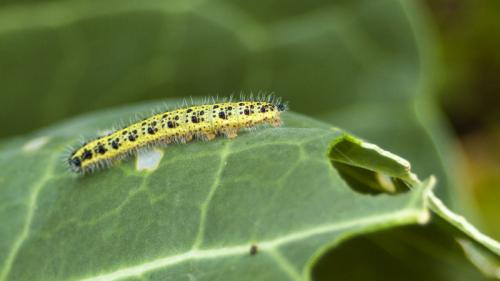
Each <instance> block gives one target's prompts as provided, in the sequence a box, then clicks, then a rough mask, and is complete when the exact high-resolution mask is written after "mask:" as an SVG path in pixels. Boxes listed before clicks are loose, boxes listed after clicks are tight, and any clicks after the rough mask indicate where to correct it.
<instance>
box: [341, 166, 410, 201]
mask: <svg viewBox="0 0 500 281" xmlns="http://www.w3.org/2000/svg"><path fill="white" fill-rule="evenodd" d="M332 165H333V167H335V169H337V171H338V172H339V174H340V176H341V177H342V178H343V179H344V180H345V181H346V182H347V184H349V186H350V187H351V188H352V189H353V190H355V191H357V192H360V193H363V194H372V195H376V194H380V193H389V194H397V193H401V192H406V191H408V190H409V188H408V186H407V185H406V184H405V183H404V182H403V181H402V180H400V179H397V178H394V177H390V176H388V175H385V174H382V173H377V172H374V171H371V170H368V169H363V168H360V167H356V166H352V165H347V164H344V163H340V162H336V161H332Z"/></svg>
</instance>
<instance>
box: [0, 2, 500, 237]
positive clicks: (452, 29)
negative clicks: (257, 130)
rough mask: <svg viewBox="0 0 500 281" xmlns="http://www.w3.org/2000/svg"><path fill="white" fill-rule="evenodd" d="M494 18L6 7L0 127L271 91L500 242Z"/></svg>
mask: <svg viewBox="0 0 500 281" xmlns="http://www.w3.org/2000/svg"><path fill="white" fill-rule="evenodd" d="M499 12H500V4H499V2H498V1H493V0H492V1H486V0H481V1H465V0H436V1H431V0H429V1H426V2H425V1H403V0H401V1H396V0H337V1H322V0H314V1H301V2H293V3H291V2H289V1H244V0H236V1H222V0H217V1H202V0H191V1H184V0H182V1H181V0H179V1H168V2H167V1H132V0H120V1H118V0H107V1H78V0H74V1H58V0H52V1H48V0H40V1H3V2H2V3H1V4H0V104H1V105H2V106H1V110H0V122H1V126H2V130H0V137H1V138H9V137H13V136H15V135H19V134H26V133H30V132H32V131H34V130H36V129H37V128H41V127H44V126H47V125H49V124H52V123H54V122H57V121H60V120H63V119H66V118H70V117H73V116H76V115H79V114H82V113H86V112H92V111H96V110H104V109H106V108H109V107H111V106H119V105H124V104H129V103H133V102H138V101H144V100H155V99H165V98H178V97H191V96H192V97H198V96H200V97H202V96H214V95H219V96H226V95H230V94H236V95H238V94H239V93H240V92H245V93H250V92H259V91H265V92H274V93H276V94H277V95H278V96H281V97H283V98H284V99H285V100H287V101H289V102H290V107H291V109H292V110H294V111H297V112H301V113H304V114H307V115H311V116H314V117H317V118H320V119H322V120H325V121H327V122H330V123H331V124H332V125H334V126H339V127H342V128H344V129H346V130H348V131H351V132H353V133H355V134H357V135H359V136H361V137H363V138H365V139H367V140H369V141H372V142H374V143H377V144H379V145H381V146H382V147H384V148H386V149H388V150H391V151H393V152H395V153H396V154H399V155H401V156H403V157H405V158H407V159H408V160H410V161H411V162H412V164H413V167H414V170H415V171H416V172H417V174H419V175H421V176H422V177H427V176H428V175H430V174H435V175H437V177H438V180H439V184H438V188H437V194H438V195H439V196H440V197H441V198H443V200H444V201H446V202H447V204H449V205H450V206H451V207H452V208H453V209H454V210H457V211H459V212H461V213H465V214H466V216H467V217H468V218H469V219H471V220H472V221H474V222H475V223H476V224H479V225H480V228H481V230H483V231H485V232H486V233H488V234H490V235H492V236H493V237H495V238H497V239H499V238H500V224H498V223H496V220H497V218H496V216H498V213H499V211H500V204H498V202H500V189H499V188H498V187H499V186H500V175H499V173H498V172H497V171H498V170H499V167H500V160H499V159H500V150H499V149H498V148H497V147H498V146H499V145H500V127H499V125H498V124H499V123H498V121H499V120H500V113H499V110H498V108H499V105H500V96H499V90H500V80H499V79H498V77H500V52H499V50H500V21H498V15H499ZM110 125H112V124H110ZM103 129H104V128H103ZM0 146H1V143H0Z"/></svg>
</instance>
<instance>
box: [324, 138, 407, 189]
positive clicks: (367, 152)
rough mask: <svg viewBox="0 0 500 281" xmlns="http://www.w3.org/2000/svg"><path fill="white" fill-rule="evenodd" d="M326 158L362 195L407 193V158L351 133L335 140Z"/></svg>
mask: <svg viewBox="0 0 500 281" xmlns="http://www.w3.org/2000/svg"><path fill="white" fill-rule="evenodd" d="M329 157H330V159H331V162H332V165H333V167H334V168H335V169H336V170H337V171H338V173H339V174H340V176H341V177H342V178H343V179H344V180H345V181H346V182H347V184H348V185H349V186H350V187H351V188H352V189H353V190H355V191H357V192H360V193H363V194H372V195H376V194H380V193H388V194H398V193H402V192H406V191H408V190H409V186H410V182H411V180H413V178H412V177H413V175H412V174H411V172H410V171H409V164H408V162H407V161H406V160H404V159H401V158H399V157H397V156H395V155H393V154H391V153H390V152H387V151H384V150H382V149H380V148H379V147H377V146H374V145H372V144H369V143H364V142H362V141H360V140H358V139H355V138H353V137H351V136H347V135H346V136H344V137H343V138H342V139H340V141H337V142H335V143H334V144H333V145H332V146H331V147H330V151H329Z"/></svg>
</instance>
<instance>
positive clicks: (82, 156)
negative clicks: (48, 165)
mask: <svg viewBox="0 0 500 281" xmlns="http://www.w3.org/2000/svg"><path fill="white" fill-rule="evenodd" d="M284 110H286V105H285V104H283V103H281V102H280V101H279V100H278V99H272V98H262V99H259V98H258V99H249V100H244V99H242V100H239V101H225V102H220V103H210V104H202V105H195V106H189V107H183V108H179V109H176V110H172V111H166V112H162V113H159V114H155V115H153V116H151V117H148V118H146V119H143V120H141V121H139V122H136V123H133V124H131V125H129V126H127V127H125V128H122V129H119V130H116V131H114V132H112V133H110V134H108V135H106V136H102V137H98V138H96V139H94V140H91V141H89V142H86V143H84V144H83V145H81V146H80V147H79V148H78V149H76V150H75V151H74V152H73V153H72V154H71V156H70V157H69V159H68V163H69V166H70V168H71V170H72V171H73V172H76V173H88V172H92V171H94V170H96V169H99V168H104V167H109V166H110V165H111V164H113V163H114V162H116V161H119V160H121V159H123V158H125V157H127V156H129V155H131V154H135V153H136V152H137V150H138V149H141V148H147V147H151V146H154V145H167V144H170V143H185V142H188V141H191V140H192V139H193V138H197V139H202V140H212V139H213V138H215V137H216V136H219V135H223V136H226V137H228V138H234V137H236V136H237V133H238V131H239V130H240V129H243V128H253V127H255V126H258V125H263V124H267V125H271V126H273V127H277V126H280V125H281V118H280V113H281V112H283V111H284Z"/></svg>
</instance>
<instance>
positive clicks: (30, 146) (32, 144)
mask: <svg viewBox="0 0 500 281" xmlns="http://www.w3.org/2000/svg"><path fill="white" fill-rule="evenodd" d="M47 142H49V138H48V137H38V138H34V139H32V140H30V141H28V142H27V143H25V144H24V146H23V150H24V151H26V152H31V151H35V150H38V149H40V148H42V147H43V146H44V145H46V144H47Z"/></svg>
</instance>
